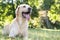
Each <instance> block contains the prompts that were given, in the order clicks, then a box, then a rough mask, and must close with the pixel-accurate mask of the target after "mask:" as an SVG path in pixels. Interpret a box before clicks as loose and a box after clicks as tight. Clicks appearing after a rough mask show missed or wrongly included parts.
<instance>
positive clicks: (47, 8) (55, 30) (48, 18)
mask: <svg viewBox="0 0 60 40" xmlns="http://www.w3.org/2000/svg"><path fill="white" fill-rule="evenodd" d="M23 3H25V4H28V5H30V6H31V7H32V14H31V18H30V21H29V31H31V33H32V32H33V33H34V32H36V34H35V35H36V37H35V35H34V36H33V39H34V40H40V39H41V40H45V39H46V40H49V38H50V40H60V36H59V35H60V0H0V29H1V28H3V27H4V25H5V24H6V23H11V21H12V20H13V19H14V18H15V9H16V8H17V6H18V5H20V4H23ZM37 32H38V33H37ZM44 33H45V34H44ZM37 34H39V35H40V36H39V35H37ZM53 34H54V35H53ZM31 35H33V34H31ZM56 36H57V37H56ZM35 38H36V39H35ZM51 38H52V39H51Z"/></svg>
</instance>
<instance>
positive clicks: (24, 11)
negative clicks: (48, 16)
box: [16, 4, 32, 20]
mask: <svg viewBox="0 0 60 40" xmlns="http://www.w3.org/2000/svg"><path fill="white" fill-rule="evenodd" d="M31 12H32V8H31V7H30V6H29V5H27V4H21V5H19V6H18V7H17V9H16V17H18V16H19V17H22V18H25V19H27V20H29V19H30V14H31Z"/></svg>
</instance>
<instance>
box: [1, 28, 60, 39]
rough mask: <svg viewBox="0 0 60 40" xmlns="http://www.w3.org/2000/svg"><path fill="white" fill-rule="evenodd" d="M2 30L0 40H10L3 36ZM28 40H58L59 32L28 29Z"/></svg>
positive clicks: (59, 37)
mask: <svg viewBox="0 0 60 40" xmlns="http://www.w3.org/2000/svg"><path fill="white" fill-rule="evenodd" d="M1 31H2V28H0V40H11V38H8V37H7V36H3V35H2V33H1ZM28 32H29V34H28V35H29V40H60V30H53V29H32V28H29V30H28ZM15 40H21V38H19V37H16V38H15Z"/></svg>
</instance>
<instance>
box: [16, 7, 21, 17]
mask: <svg viewBox="0 0 60 40" xmlns="http://www.w3.org/2000/svg"><path fill="white" fill-rule="evenodd" d="M19 9H20V7H19V6H18V7H17V9H16V11H15V14H16V17H17V16H19Z"/></svg>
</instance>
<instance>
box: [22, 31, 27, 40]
mask: <svg viewBox="0 0 60 40" xmlns="http://www.w3.org/2000/svg"><path fill="white" fill-rule="evenodd" d="M23 40H28V32H25V33H24V34H23Z"/></svg>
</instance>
